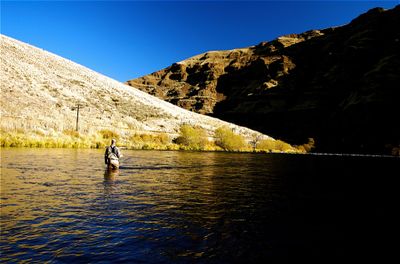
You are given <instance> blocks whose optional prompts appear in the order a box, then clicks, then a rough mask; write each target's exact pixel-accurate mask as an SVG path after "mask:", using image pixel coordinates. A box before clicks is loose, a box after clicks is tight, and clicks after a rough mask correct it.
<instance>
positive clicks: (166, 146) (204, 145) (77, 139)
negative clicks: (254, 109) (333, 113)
mask: <svg viewBox="0 0 400 264" xmlns="http://www.w3.org/2000/svg"><path fill="white" fill-rule="evenodd" d="M112 138H115V139H117V142H118V146H121V147H123V148H126V149H154V150H196V151H240V152H288V153H305V152H307V151H309V150H311V149H312V147H313V144H314V142H313V141H312V142H311V141H310V142H311V143H312V146H311V143H310V142H309V143H308V144H307V145H306V144H305V145H303V146H297V147H293V146H291V145H289V144H287V143H285V142H283V141H280V140H274V139H263V140H259V141H256V142H255V141H251V142H246V140H245V138H244V137H243V136H242V135H239V134H236V133H235V132H234V131H232V130H231V129H230V128H228V127H220V128H218V129H216V131H215V133H214V135H212V136H210V135H207V132H206V131H205V130H204V129H203V128H201V127H197V126H191V125H187V124H184V125H182V126H181V127H180V131H179V135H178V136H177V137H176V136H175V137H172V136H171V135H168V134H166V133H138V132H135V131H129V132H124V133H123V134H120V133H118V132H117V131H113V130H108V129H103V130H100V131H98V132H96V133H93V134H90V135H84V134H80V133H78V132H77V131H74V130H64V131H63V132H53V133H47V134H46V133H45V132H43V131H33V132H32V131H31V132H26V131H22V130H16V131H12V132H10V131H4V130H2V131H1V134H0V146H1V147H31V148H105V147H106V146H107V145H109V144H110V140H111V139H112Z"/></svg>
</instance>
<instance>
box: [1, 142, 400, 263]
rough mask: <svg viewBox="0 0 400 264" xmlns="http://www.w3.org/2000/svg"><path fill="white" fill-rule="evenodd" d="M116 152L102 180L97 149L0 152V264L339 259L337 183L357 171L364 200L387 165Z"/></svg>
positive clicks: (344, 212) (342, 196)
mask: <svg viewBox="0 0 400 264" xmlns="http://www.w3.org/2000/svg"><path fill="white" fill-rule="evenodd" d="M49 153H50V154H51V155H49ZM124 154H125V156H126V160H125V161H124V163H123V166H121V168H120V169H119V170H114V171H113V170H104V164H103V159H102V157H103V153H102V151H95V150H78V151H77V150H2V164H1V166H2V177H1V187H2V188H1V232H2V233H1V240H0V250H1V252H2V254H1V256H0V261H1V262H7V261H16V262H19V261H31V262H46V261H50V262H54V261H55V262H68V263H69V262H98V261H102V262H133V263H135V262H146V263H171V262H172V263H175V262H178V263H193V262H201V263H257V262H260V261H264V262H267V261H274V260H275V259H279V260H280V261H281V262H282V261H285V260H289V259H290V258H291V257H292V258H294V259H296V260H298V259H299V258H301V257H303V259H309V258H312V257H322V256H326V255H329V256H330V258H331V259H334V258H335V257H336V258H341V257H343V256H344V255H345V246H344V244H345V243H344V242H345V241H346V236H345V233H344V227H345V226H346V224H347V221H348V219H349V215H351V213H352V211H351V210H348V209H349V205H352V204H353V205H354V204H355V200H354V199H351V198H352V197H350V196H349V195H346V190H347V189H348V188H349V186H352V182H351V181H350V180H349V179H351V177H355V176H354V175H356V172H358V173H362V174H363V178H362V181H361V180H359V179H357V180H359V181H358V183H357V184H358V185H360V184H363V188H362V189H363V190H368V189H369V188H372V187H374V188H375V187H379V188H378V189H374V190H375V194H376V192H378V191H379V190H384V189H385V188H386V187H385V186H384V185H383V184H381V185H379V181H375V180H374V181H373V180H372V179H373V178H372V177H370V178H369V177H368V175H373V174H374V173H378V172H380V173H381V171H380V170H379V168H380V167H381V166H383V167H385V168H386V169H387V170H388V171H390V168H392V167H394V164H396V165H397V163H393V162H392V161H385V160H384V161H381V162H378V163H374V162H373V161H369V162H367V163H366V164H368V167H366V168H364V166H366V165H365V164H364V160H357V159H355V160H353V159H350V160H339V159H338V158H332V157H330V158H328V159H327V160H324V159H323V158H322V157H309V156H287V155H286V156H285V155H254V154H227V153H190V152H154V151H126V152H124ZM335 159H336V160H335ZM49 164H51V166H50V165H49ZM332 164H334V165H332ZM368 173H371V174H368ZM380 177H381V178H382V177H385V175H384V174H383V175H382V173H381V174H380ZM368 180H370V181H368ZM343 182H346V184H345V185H344V184H343ZM360 182H361V183H360ZM343 186H346V188H344V187H343ZM357 190H359V189H357ZM359 194H360V195H359V196H358V198H357V199H359V200H364V201H369V202H370V203H368V204H369V206H373V205H374V204H377V205H378V204H379V203H378V202H377V200H379V196H375V198H374V200H372V199H369V198H368V196H367V195H366V194H365V193H360V192H359ZM380 195H382V196H383V195H384V194H380ZM361 197H362V198H361ZM359 204H360V203H358V206H359ZM353 208H354V207H352V209H353ZM380 208H382V206H380ZM380 210H382V209H380ZM369 218H372V219H374V221H377V219H378V218H374V217H373V215H371V214H370V215H369ZM364 222H365V220H364Z"/></svg>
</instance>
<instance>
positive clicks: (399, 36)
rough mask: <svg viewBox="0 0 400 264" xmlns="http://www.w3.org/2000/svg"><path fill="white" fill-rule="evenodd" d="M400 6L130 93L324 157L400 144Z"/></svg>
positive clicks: (144, 83) (177, 71)
mask: <svg viewBox="0 0 400 264" xmlns="http://www.w3.org/2000/svg"><path fill="white" fill-rule="evenodd" d="M395 25H400V6H397V7H395V8H394V9H391V10H384V9H381V8H375V9H372V10H370V11H368V12H367V13H365V14H363V15H361V16H359V17H357V18H356V19H354V20H353V21H351V22H350V23H349V24H347V25H344V26H341V27H336V28H328V29H324V30H312V31H308V32H305V33H303V34H292V35H287V36H282V37H279V38H277V39H276V40H273V41H269V42H262V43H260V44H258V45H256V46H252V47H249V48H242V49H234V50H229V51H212V52H207V53H205V54H201V55H198V56H195V57H192V58H190V59H187V60H184V61H181V62H178V63H175V64H173V65H171V66H170V67H168V68H166V69H163V70H161V71H158V72H155V73H152V74H150V75H148V76H144V77H141V78H138V79H135V80H130V81H128V82H127V84H129V85H132V86H135V87H137V88H139V89H141V90H143V91H146V92H147V93H150V94H152V95H155V96H157V97H159V98H161V99H163V100H166V101H168V102H171V103H173V104H176V105H178V106H180V107H183V108H185V109H188V110H191V111H195V112H198V113H202V114H207V115H212V116H216V117H218V118H221V119H224V120H227V121H230V122H234V123H237V124H241V125H245V126H249V127H251V128H253V129H256V130H259V131H262V132H264V133H267V134H270V135H272V136H275V137H279V138H282V139H284V140H287V141H289V142H290V143H294V144H300V143H304V142H305V141H306V140H307V138H314V139H315V142H316V146H317V150H319V151H327V152H358V153H390V151H391V149H393V147H396V146H398V145H399V144H400V129H399V127H400V126H399V125H398V123H399V121H398V117H399V114H400V110H399V109H400V107H399V102H400V90H399V89H398V83H399V82H400V29H399V27H398V26H395Z"/></svg>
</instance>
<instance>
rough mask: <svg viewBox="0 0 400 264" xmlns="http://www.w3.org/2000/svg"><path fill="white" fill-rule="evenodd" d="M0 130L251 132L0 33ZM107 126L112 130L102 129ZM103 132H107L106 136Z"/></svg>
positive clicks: (55, 132) (109, 133) (47, 132)
mask: <svg viewBox="0 0 400 264" xmlns="http://www.w3.org/2000/svg"><path fill="white" fill-rule="evenodd" d="M0 62H1V79H0V81H1V101H0V102H1V107H0V114H1V129H2V132H7V133H8V132H10V131H17V132H19V133H23V132H25V133H28V132H35V133H36V134H38V135H53V136H57V135H58V134H60V133H61V134H62V133H64V134H65V133H66V134H68V135H73V136H77V137H78V136H79V134H76V133H74V130H75V127H76V116H77V105H78V104H79V105H80V112H79V113H80V115H79V132H80V133H81V134H85V135H88V134H90V133H96V132H98V131H100V130H102V131H103V136H104V137H108V136H110V137H112V136H113V135H114V134H113V132H115V135H123V134H124V133H128V132H129V133H136V132H137V133H146V132H147V133H166V134H168V135H170V136H172V137H174V136H176V135H177V133H178V132H179V128H180V126H181V125H182V124H190V125H196V126H199V127H201V128H202V129H204V130H205V131H206V132H207V133H208V135H210V136H212V135H213V133H214V130H215V129H216V128H219V127H221V126H227V127H230V129H232V130H234V131H235V133H238V134H241V135H243V136H245V137H247V138H248V139H250V138H251V137H253V136H254V135H259V136H260V137H265V138H268V137H267V136H263V135H261V134H259V133H257V132H255V131H253V130H250V129H247V128H244V127H239V126H236V125H233V124H229V123H227V122H224V121H221V120H218V119H216V118H212V117H208V116H204V115H200V114H197V113H193V112H190V111H187V110H184V109H182V108H179V107H177V106H175V105H172V104H170V103H167V102H165V101H162V100H160V99H158V98H156V97H153V96H151V95H148V94H147V93H144V92H142V91H139V90H137V89H132V87H130V86H127V85H125V84H122V83H120V82H117V81H115V80H112V79H110V78H108V77H105V76H103V75H101V74H99V73H96V72H94V71H92V70H89V69H87V68H85V67H83V66H80V65H78V64H76V63H73V62H71V61H69V60H66V59H63V58H61V57H59V56H56V55H54V54H51V53H49V52H46V51H43V50H41V49H39V48H35V47H33V46H30V45H28V44H25V43H23V42H20V41H17V40H14V39H12V38H9V37H6V36H3V35H1V61H0ZM107 129H109V130H112V131H108V130H107ZM106 134H107V135H106Z"/></svg>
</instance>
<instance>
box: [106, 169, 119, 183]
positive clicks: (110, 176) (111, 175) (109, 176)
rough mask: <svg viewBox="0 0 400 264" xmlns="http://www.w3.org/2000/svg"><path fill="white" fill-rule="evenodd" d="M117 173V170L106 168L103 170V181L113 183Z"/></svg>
mask: <svg viewBox="0 0 400 264" xmlns="http://www.w3.org/2000/svg"><path fill="white" fill-rule="evenodd" d="M118 175H119V170H113V169H110V168H106V169H105V170H104V182H105V183H113V182H115V180H116V178H117V176H118Z"/></svg>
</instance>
